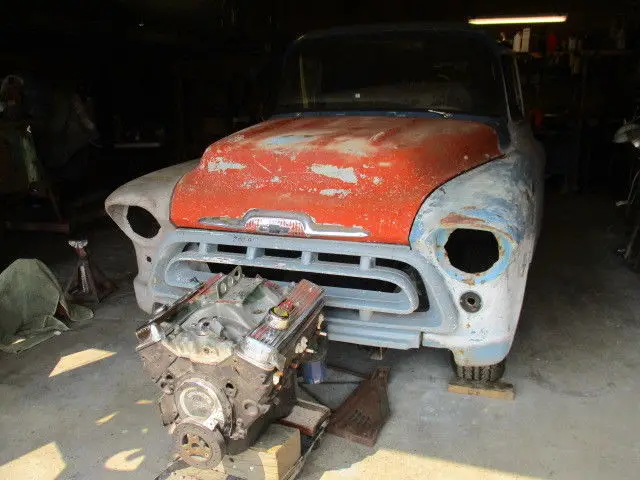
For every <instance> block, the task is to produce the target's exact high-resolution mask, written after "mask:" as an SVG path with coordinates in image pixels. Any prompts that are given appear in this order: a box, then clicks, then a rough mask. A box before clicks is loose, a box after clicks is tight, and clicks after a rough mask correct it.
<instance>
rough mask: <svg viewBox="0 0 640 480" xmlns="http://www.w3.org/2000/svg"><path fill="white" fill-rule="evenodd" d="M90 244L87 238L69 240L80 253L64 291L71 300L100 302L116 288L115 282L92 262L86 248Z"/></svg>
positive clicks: (77, 252) (76, 301)
mask: <svg viewBox="0 0 640 480" xmlns="http://www.w3.org/2000/svg"><path fill="white" fill-rule="evenodd" d="M88 244H89V242H88V241H87V240H85V239H82V240H69V245H71V247H73V248H74V249H75V251H76V254H77V255H78V263H77V265H76V271H75V273H74V274H73V275H72V276H71V278H70V279H69V282H68V283H67V288H65V290H64V293H65V296H66V297H67V298H68V299H69V300H70V301H72V302H75V303H99V302H101V301H102V300H103V299H104V298H105V297H106V296H107V295H109V294H110V293H111V292H113V291H114V290H115V289H116V286H115V284H114V283H113V282H112V281H111V280H109V279H108V278H107V277H105V275H104V273H102V271H101V270H100V269H99V268H98V267H97V266H96V265H94V264H92V263H91V261H90V259H89V254H88V253H87V251H86V250H85V248H86V246H87V245H88Z"/></svg>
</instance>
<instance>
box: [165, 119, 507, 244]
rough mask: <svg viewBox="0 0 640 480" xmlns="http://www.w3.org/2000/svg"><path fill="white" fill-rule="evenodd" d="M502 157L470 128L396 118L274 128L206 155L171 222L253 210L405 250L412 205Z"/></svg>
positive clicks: (275, 123)
mask: <svg viewBox="0 0 640 480" xmlns="http://www.w3.org/2000/svg"><path fill="white" fill-rule="evenodd" d="M500 155H501V151H500V148H499V146H498V137H497V134H496V132H495V131H494V130H493V129H492V128H491V127H489V126H487V125H485V124H483V123H479V122H472V121H463V120H454V119H434V118H398V117H384V116H380V117H376V116H371V117H366V116H353V117H349V116H344V117H335V116H331V117H329V116H328V117H313V118H304V117H302V118H285V119H282V118H281V119H274V120H269V121H266V122H264V123H261V124H258V125H256V126H254V127H251V128H248V129H246V130H243V131H242V132H239V133H236V134H234V135H232V136H230V137H227V138H225V139H222V140H220V141H218V142H216V143H214V144H213V145H211V146H210V147H209V148H208V149H207V150H206V151H205V153H204V155H203V157H202V162H201V166H200V168H196V169H194V170H193V171H191V172H189V173H188V174H187V175H185V176H184V177H183V178H182V179H181V180H180V182H179V183H178V185H177V186H176V189H175V191H174V195H173V200H172V205H171V220H172V222H173V223H174V224H175V225H176V226H179V227H189V228H200V229H201V228H214V229H220V228H219V227H210V226H203V225H201V224H200V223H199V222H198V220H199V219H200V218H203V217H222V216H225V217H229V218H240V217H242V216H243V215H244V214H245V213H246V212H247V211H249V210H251V209H264V210H278V211H291V212H300V213H305V214H308V215H309V216H311V217H312V218H314V219H316V221H317V222H318V223H322V224H337V225H342V226H346V227H350V226H353V225H358V226H361V227H363V228H365V229H366V230H367V231H368V232H370V233H371V234H370V236H369V237H367V238H366V239H364V240H363V239H359V241H371V242H381V243H396V244H407V243H408V237H409V231H410V229H411V225H412V223H413V220H414V218H415V215H416V213H417V212H418V209H419V208H420V205H421V204H422V203H423V201H424V200H425V198H426V197H427V196H428V195H429V194H430V193H431V192H433V191H434V190H435V189H436V188H438V187H439V186H440V185H442V184H443V183H445V182H447V181H448V180H450V179H452V178H453V177H456V176H458V175H459V174H461V173H463V172H465V171H467V170H470V169H472V168H474V167H476V166H478V165H480V164H483V163H486V162H487V161H489V160H491V159H493V158H496V157H498V156H500Z"/></svg>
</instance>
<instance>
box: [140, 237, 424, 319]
mask: <svg viewBox="0 0 640 480" xmlns="http://www.w3.org/2000/svg"><path fill="white" fill-rule="evenodd" d="M399 252H400V254H399ZM411 253H412V252H411V250H410V249H409V247H403V246H392V245H377V244H367V243H356V242H341V241H335V240H318V239H308V238H288V237H274V236H267V235H257V234H244V233H235V232H234V233H231V232H218V231H206V230H177V231H176V232H174V233H172V234H170V235H169V236H168V238H167V239H166V240H165V242H164V244H163V246H162V248H161V257H160V258H159V259H158V261H157V262H156V265H155V266H154V273H153V275H154V279H153V282H152V285H154V290H155V291H156V293H157V294H158V295H159V296H163V295H164V296H166V292H163V291H162V285H163V284H165V285H166V286H167V287H169V289H176V288H177V289H188V288H193V287H194V286H195V284H196V282H201V281H204V280H206V279H207V278H209V277H210V276H211V275H212V274H213V273H228V272H229V271H231V269H232V268H233V267H234V266H235V265H241V266H242V268H243V271H244V272H245V274H246V275H248V276H255V275H260V276H262V277H264V278H267V279H269V280H272V281H275V282H276V283H279V284H280V285H283V286H284V285H287V284H288V283H290V282H298V281H300V280H302V279H307V280H309V281H311V282H313V283H316V284H317V285H320V286H321V287H323V288H324V289H325V293H326V305H327V306H328V307H334V308H340V309H349V310H359V311H368V312H383V313H395V314H408V313H412V312H416V311H426V310H428V307H429V305H428V299H427V295H426V290H425V285H424V281H423V276H422V275H421V274H420V272H419V271H418V270H417V269H416V268H415V267H414V266H412V265H410V264H409V263H408V262H407V261H406V257H407V256H408V254H411ZM403 257H404V258H403ZM159 280H160V281H159ZM174 295H175V294H174Z"/></svg>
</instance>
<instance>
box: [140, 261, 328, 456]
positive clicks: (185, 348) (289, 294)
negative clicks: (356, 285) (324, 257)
mask: <svg viewBox="0 0 640 480" xmlns="http://www.w3.org/2000/svg"><path fill="white" fill-rule="evenodd" d="M323 303H324V293H323V290H322V289H321V288H320V287H318V286H317V285H315V284H313V283H311V282H308V281H306V280H302V281H300V282H299V283H297V284H292V285H290V286H289V287H287V288H282V287H280V286H279V285H278V284H275V283H273V282H270V281H268V280H264V279H262V278H260V277H256V278H248V277H245V276H243V274H242V271H241V270H240V268H239V267H237V268H236V269H235V270H233V271H232V272H231V273H230V274H229V275H223V274H218V275H214V276H213V277H212V278H211V279H209V280H208V281H207V282H205V283H202V284H201V285H200V286H199V287H198V288H196V289H195V290H193V291H191V292H189V293H188V294H186V295H185V296H184V297H182V298H181V299H179V300H178V301H177V302H176V303H174V304H173V305H171V306H169V307H168V308H164V309H162V310H161V311H159V312H158V313H157V314H156V316H155V317H154V318H152V319H151V320H150V321H149V322H148V323H146V324H145V325H144V326H142V327H140V328H139V329H138V330H137V331H136V335H137V337H138V341H139V344H138V347H137V351H138V352H139V354H140V356H141V357H142V360H143V364H144V369H145V371H146V372H147V373H148V374H149V375H150V376H151V378H152V379H153V381H154V382H155V383H156V384H157V385H158V387H159V388H160V389H161V390H162V394H161V396H160V399H159V406H160V412H161V416H162V421H163V424H164V425H165V426H169V427H170V431H171V432H173V437H174V441H175V446H176V450H177V453H178V454H179V455H180V457H181V458H182V459H183V460H184V461H185V462H187V463H188V464H189V465H192V466H196V467H200V468H213V467H215V466H216V465H217V464H218V463H219V462H220V461H221V460H222V458H223V456H224V455H225V454H233V455H235V454H238V453H240V452H242V451H244V450H245V449H247V448H248V447H249V446H251V444H252V443H253V442H255V440H256V439H257V437H258V436H259V435H260V433H262V431H263V430H264V429H265V428H266V427H267V426H268V425H269V424H270V423H272V422H273V421H275V420H277V419H279V418H282V417H285V416H287V415H288V414H289V413H290V412H291V409H292V408H293V406H294V404H295V379H296V367H297V365H298V364H300V363H301V362H302V361H304V358H305V356H306V355H309V354H310V353H313V352H314V350H315V349H316V348H318V341H319V340H320V336H322V335H325V334H324V332H322V323H323V315H322V307H323Z"/></svg>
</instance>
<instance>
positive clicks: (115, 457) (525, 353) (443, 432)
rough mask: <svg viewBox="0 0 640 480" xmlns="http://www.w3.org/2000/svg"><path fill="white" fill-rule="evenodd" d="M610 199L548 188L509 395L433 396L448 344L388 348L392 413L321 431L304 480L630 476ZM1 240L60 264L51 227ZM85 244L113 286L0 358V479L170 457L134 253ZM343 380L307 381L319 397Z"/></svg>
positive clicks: (90, 471) (634, 397) (635, 445)
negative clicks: (136, 288)
mask: <svg viewBox="0 0 640 480" xmlns="http://www.w3.org/2000/svg"><path fill="white" fill-rule="evenodd" d="M610 203H611V202H609V201H604V200H602V199H598V198H590V197H585V196H581V197H569V196H563V197H551V198H549V201H548V206H547V210H546V224H545V228H544V231H543V235H542V238H541V243H540V245H539V249H538V252H537V254H536V258H535V261H534V265H533V268H532V271H531V274H530V280H529V285H528V289H527V295H526V300H525V305H524V308H523V312H522V318H521V322H520V328H519V331H518V335H517V338H516V342H515V345H514V347H513V350H512V353H511V357H510V361H509V364H508V367H507V375H506V379H507V380H509V381H511V382H513V383H514V384H515V386H516V389H517V396H516V400H515V401H513V402H509V401H501V400H490V399H484V398H477V397H464V396H459V395H456V394H452V393H447V391H446V384H447V380H448V379H449V377H450V374H451V371H450V368H449V366H448V363H447V355H446V352H443V351H437V350H425V349H423V350H420V351H406V352H405V351H395V352H389V354H388V355H387V356H386V357H385V359H384V361H383V363H387V364H390V365H391V366H392V371H391V373H392V375H391V382H390V385H389V396H390V402H391V409H392V417H391V419H390V420H389V422H388V423H387V425H386V426H385V428H384V430H383V431H382V434H381V436H380V439H379V441H378V444H377V445H376V447H375V448H367V447H363V446H360V445H357V444H354V443H350V442H348V441H345V440H342V439H340V438H336V437H333V436H330V435H328V436H326V437H325V439H324V440H323V441H322V443H321V445H320V448H319V449H318V450H316V451H315V452H314V453H313V454H312V456H311V457H310V460H309V462H308V463H307V466H306V467H305V470H304V478H309V479H317V478H321V477H322V478H337V477H341V478H342V477H347V478H392V477H399V478H409V479H412V478H416V479H417V478H456V479H458V478H474V479H475V478H529V477H532V478H562V479H591V478H593V479H600V478H616V479H624V478H629V479H631V478H633V479H635V478H638V473H637V471H638V464H639V460H640V436H639V435H638V431H640V402H638V398H639V396H640V375H638V369H639V368H640V348H639V345H640V328H639V327H640V279H639V277H638V276H637V275H636V274H634V273H632V272H630V271H629V270H627V269H626V268H625V267H624V266H623V265H622V262H621V260H620V259H619V258H617V257H616V256H615V255H614V254H613V253H612V252H613V251H614V249H615V247H616V246H617V245H616V241H617V240H616V237H615V236H614V235H613V233H611V228H610V227H609V225H610V224H611V223H612V221H611V218H612V211H611V208H610ZM9 238H10V239H13V240H11V242H10V244H9V245H7V246H6V247H5V248H4V249H3V250H4V254H5V255H6V256H7V258H10V257H12V256H14V255H22V256H38V257H40V258H41V259H42V260H44V261H45V262H46V263H47V264H48V265H50V266H51V267H52V268H53V269H54V271H55V272H56V273H57V274H59V275H60V277H61V278H66V276H67V275H68V274H69V272H70V271H71V270H72V269H73V253H72V251H71V250H70V249H69V247H67V246H66V245H65V244H64V240H63V239H62V238H61V237H45V236H41V237H39V238H38V239H36V238H35V237H33V236H30V237H22V236H20V237H9ZM90 238H91V239H92V243H91V246H92V247H93V248H92V251H93V253H94V255H95V258H96V260H97V261H98V262H99V264H100V265H101V266H102V267H103V269H104V270H105V271H106V272H107V273H108V274H109V275H110V276H112V277H113V278H115V279H117V280H118V282H119V285H120V288H119V290H118V292H117V293H116V294H115V295H114V296H113V297H112V298H110V299H109V300H108V301H107V302H106V303H104V304H103V305H101V306H100V307H99V308H98V309H97V310H96V317H95V319H94V320H91V321H89V322H87V323H85V324H82V325H78V326H77V327H76V328H75V329H74V331H71V332H68V333H65V334H63V335H61V336H60V337H57V338H55V339H52V340H50V341H48V342H47V343H45V344H43V345H40V346H38V347H36V348H34V349H32V350H31V351H28V352H26V353H25V354H23V355H21V356H19V357H14V356H8V355H4V354H0V355H1V356H0V382H1V383H0V432H1V433H2V437H1V438H0V478H1V479H5V478H6V479H25V478H38V479H46V478H65V479H71V478H74V479H75V478H78V479H101V478H105V479H108V478H128V479H134V478H135V479H138V478H139V479H151V478H153V477H154V475H155V474H157V473H158V472H159V471H160V470H162V468H163V466H164V465H165V464H166V462H167V460H168V457H169V452H170V448H171V440H170V437H169V436H168V435H166V433H165V431H164V429H163V427H162V426H161V425H160V420H159V416H158V415H157V413H156V410H155V406H154V405H153V404H152V401H153V400H154V399H155V397H156V389H155V387H154V386H153V385H152V384H150V382H149V381H148V380H147V379H146V378H145V377H144V376H143V375H141V368H140V363H139V360H138V358H137V357H136V355H135V354H134V351H133V347H134V336H133V329H134V326H135V325H136V321H137V320H139V319H142V318H143V317H144V315H143V314H142V313H141V312H140V311H138V309H137V307H136V304H135V299H134V296H133V292H132V289H131V287H130V280H131V278H132V276H133V275H134V273H135V263H134V259H133V249H132V248H131V246H130V245H129V244H128V242H127V241H126V239H123V237H122V236H121V235H120V234H119V233H118V232H117V231H115V230H114V229H112V228H111V227H103V228H101V229H100V230H99V231H95V232H94V233H93V234H92V235H90ZM53 239H55V242H57V244H56V243H55V242H54V240H53ZM87 349H95V350H98V352H95V351H91V352H89V353H98V354H100V351H104V352H108V353H102V354H101V355H102V356H105V355H108V354H109V353H110V352H113V354H112V355H111V356H108V357H106V358H104V359H102V360H99V361H96V362H94V363H90V364H88V365H86V366H82V367H79V368H76V369H74V370H71V371H67V372H63V373H60V374H58V375H55V376H51V377H50V373H51V372H52V370H53V369H54V367H55V366H56V365H57V364H58V362H59V360H60V358H61V357H64V356H66V355H70V354H74V353H77V352H82V351H85V350H87ZM331 355H332V361H333V362H335V363H341V364H343V365H345V366H349V367H351V368H354V369H361V370H362V371H366V370H368V369H369V368H371V366H373V365H374V364H375V362H372V361H370V360H368V358H367V354H366V352H365V351H363V350H361V349H358V348H357V347H356V346H353V345H344V344H332V350H331ZM98 356H100V355H98ZM348 390H349V387H345V388H343V389H338V388H335V387H334V388H332V389H331V387H329V386H324V387H323V386H318V387H315V391H316V393H317V394H318V395H320V396H323V398H325V399H326V400H327V403H328V404H330V405H336V404H338V403H339V402H340V401H341V399H342V398H344V396H345V395H346V394H347V393H348Z"/></svg>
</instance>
